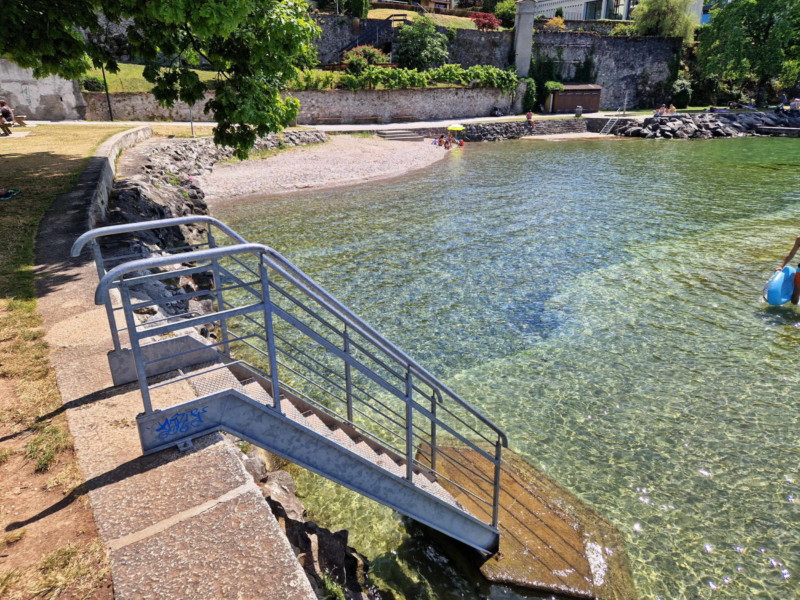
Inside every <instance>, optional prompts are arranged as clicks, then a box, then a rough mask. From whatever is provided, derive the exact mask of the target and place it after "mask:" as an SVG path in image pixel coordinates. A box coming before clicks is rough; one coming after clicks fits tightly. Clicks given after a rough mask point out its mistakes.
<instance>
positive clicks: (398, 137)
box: [378, 129, 424, 142]
mask: <svg viewBox="0 0 800 600" xmlns="http://www.w3.org/2000/svg"><path fill="white" fill-rule="evenodd" d="M378 137H382V138H384V139H387V140H395V141H402V142H421V141H422V140H424V138H423V137H422V136H421V135H420V134H418V133H416V132H414V131H410V130H408V129H383V130H380V131H378Z"/></svg>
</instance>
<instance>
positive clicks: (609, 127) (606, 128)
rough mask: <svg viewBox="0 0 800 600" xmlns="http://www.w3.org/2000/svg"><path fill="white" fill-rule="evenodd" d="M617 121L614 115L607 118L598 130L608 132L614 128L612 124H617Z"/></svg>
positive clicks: (605, 133)
mask: <svg viewBox="0 0 800 600" xmlns="http://www.w3.org/2000/svg"><path fill="white" fill-rule="evenodd" d="M618 121H619V119H618V118H616V117H613V118H611V119H609V120H608V121H606V124H605V125H603V128H602V129H601V130H600V133H602V134H603V135H608V134H610V133H611V132H612V131H613V130H614V126H615V125H616V124H617V122H618Z"/></svg>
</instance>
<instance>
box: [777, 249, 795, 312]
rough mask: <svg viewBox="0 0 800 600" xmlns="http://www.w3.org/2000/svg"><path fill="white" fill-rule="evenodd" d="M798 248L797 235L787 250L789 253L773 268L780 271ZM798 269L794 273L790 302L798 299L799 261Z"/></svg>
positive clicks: (793, 302)
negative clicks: (790, 247) (792, 244)
mask: <svg viewBox="0 0 800 600" xmlns="http://www.w3.org/2000/svg"><path fill="white" fill-rule="evenodd" d="M798 250H800V236H798V237H797V239H795V241H794V246H792V249H791V250H790V251H789V254H787V255H786V258H784V259H783V262H782V263H781V265H780V266H779V267H778V268H777V269H775V272H776V273H777V272H778V271H781V270H782V269H783V267H785V266H786V265H788V264H789V261H790V260H792V259H793V258H794V255H795V254H797V251H798ZM797 266H798V271H797V272H796V273H795V274H794V290H793V291H792V304H797V303H798V301H800V263H798V265H797Z"/></svg>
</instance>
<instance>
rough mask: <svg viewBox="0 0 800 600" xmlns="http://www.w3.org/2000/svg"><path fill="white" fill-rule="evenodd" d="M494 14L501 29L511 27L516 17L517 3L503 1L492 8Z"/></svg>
mask: <svg viewBox="0 0 800 600" xmlns="http://www.w3.org/2000/svg"><path fill="white" fill-rule="evenodd" d="M494 14H495V15H496V16H497V18H498V19H500V22H501V23H502V24H503V27H513V26H514V19H515V18H516V16H517V3H516V1H515V0H503V1H502V2H500V3H499V4H498V5H497V6H495V8H494Z"/></svg>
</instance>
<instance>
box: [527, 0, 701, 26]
mask: <svg viewBox="0 0 800 600" xmlns="http://www.w3.org/2000/svg"><path fill="white" fill-rule="evenodd" d="M638 3H639V0H539V1H538V2H537V3H536V10H537V12H538V13H539V14H542V15H544V16H545V17H547V18H551V17H554V16H555V15H556V10H557V9H559V8H560V9H561V10H562V11H563V12H564V18H565V19H569V20H576V21H594V20H597V19H630V18H631V11H632V10H633V8H634V7H635V6H636V5H637V4H638ZM691 11H692V14H695V15H697V22H698V23H699V22H700V20H701V18H702V16H703V0H695V2H694V4H693V5H692V7H691Z"/></svg>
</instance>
